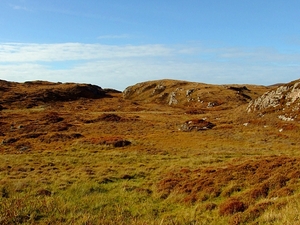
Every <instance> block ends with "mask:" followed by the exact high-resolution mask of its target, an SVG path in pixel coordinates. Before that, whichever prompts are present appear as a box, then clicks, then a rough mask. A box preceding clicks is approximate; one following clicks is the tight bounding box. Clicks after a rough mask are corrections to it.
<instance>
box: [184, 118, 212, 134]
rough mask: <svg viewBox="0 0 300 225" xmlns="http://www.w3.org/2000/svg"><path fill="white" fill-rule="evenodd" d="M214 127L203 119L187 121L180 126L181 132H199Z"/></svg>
mask: <svg viewBox="0 0 300 225" xmlns="http://www.w3.org/2000/svg"><path fill="white" fill-rule="evenodd" d="M215 126H216V125H215V124H213V123H211V122H209V121H206V120H204V119H193V120H188V121H186V122H185V123H184V124H182V125H181V127H180V130H181V131H193V130H194V131H200V130H209V129H212V128H213V127H215Z"/></svg>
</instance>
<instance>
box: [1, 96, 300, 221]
mask: <svg viewBox="0 0 300 225" xmlns="http://www.w3.org/2000/svg"><path fill="white" fill-rule="evenodd" d="M108 111H109V112H108ZM187 111H188V112H195V111H194V110H187V108H180V107H176V108H171V107H168V106H159V105H157V104H154V103H142V102H132V101H130V100H125V99H122V98H121V96H120V94H119V95H118V94H114V96H113V97H112V98H109V99H95V100H84V99H81V100H78V101H75V102H66V103H53V104H51V105H48V106H45V107H43V110H31V109H15V110H13V109H10V110H3V111H1V112H0V113H1V114H0V125H1V127H0V134H1V133H3V134H4V136H1V137H0V138H1V139H0V141H3V143H2V144H0V152H1V154H0V202H1V204H0V224H222V225H223V224H297V223H299V216H298V215H299V209H300V207H299V200H298V199H299V191H298V190H299V186H300V184H299V178H300V173H299V169H300V168H299V165H300V163H299V162H300V161H299V160H300V158H299V146H298V143H299V125H298V124H297V123H287V122H284V121H279V120H277V119H276V118H277V117H272V116H265V117H263V118H262V117H257V115H255V114H246V113H245V105H244V106H241V107H240V108H234V109H230V107H229V108H228V109H226V110H223V109H222V110H221V109H214V110H207V109H206V108H204V109H200V111H199V112H201V113H200V114H199V113H187ZM203 118H205V119H206V120H207V121H210V122H212V123H214V124H216V126H215V127H214V128H213V129H211V130H206V131H200V132H182V131H180V130H179V128H180V126H181V124H183V123H184V122H185V121H188V120H194V119H203ZM245 124H247V125H245ZM280 129H283V130H282V131H281V132H280ZM9 140H10V141H9ZM120 140H121V141H123V140H126V141H129V142H130V144H128V145H126V146H125V145H124V146H123V147H122V146H118V145H114V144H113V143H115V141H120Z"/></svg>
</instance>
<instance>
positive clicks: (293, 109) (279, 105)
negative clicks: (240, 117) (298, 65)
mask: <svg viewBox="0 0 300 225" xmlns="http://www.w3.org/2000/svg"><path fill="white" fill-rule="evenodd" d="M299 111H300V79H299V80H295V81H292V82H290V83H288V84H283V85H280V86H279V87H276V88H273V89H272V90H270V91H268V92H266V93H264V94H263V95H262V96H260V97H258V98H256V99H254V100H252V101H251V102H250V103H249V105H248V107H247V112H249V113H250V112H257V113H258V114H259V115H261V116H262V115H264V114H270V113H273V114H274V113H275V114H276V115H277V116H278V118H279V119H281V120H284V121H293V120H296V119H297V117H298V115H299Z"/></svg>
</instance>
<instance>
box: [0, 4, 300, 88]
mask: <svg viewBox="0 0 300 225" xmlns="http://www.w3.org/2000/svg"><path fill="white" fill-rule="evenodd" d="M299 9H300V1H298V0H285V1H283V0H273V1H265V0H251V1H250V0H185V1H183V0H172V1H171V0H159V1H158V0H151V1H140V0H139V1H138V0H127V1H124V0H110V1H100V0H86V1H82V0H51V1H46V0H1V1H0V31H1V32H0V79H4V80H10V81H18V82H23V81H27V80H48V81H55V82H56V81H60V82H80V83H92V84H97V85H99V86H101V87H103V88H115V89H119V90H123V89H124V88H126V87H127V86H129V85H133V84H135V83H137V82H143V81H147V80H156V79H165V78H169V79H179V80H188V81H196V82H203V83H211V84H232V83H239V84H263V85H269V84H274V83H279V82H289V81H292V80H295V79H298V78H300V76H299V75H300V74H299V71H300V70H299V69H300V23H299V21H300V13H299Z"/></svg>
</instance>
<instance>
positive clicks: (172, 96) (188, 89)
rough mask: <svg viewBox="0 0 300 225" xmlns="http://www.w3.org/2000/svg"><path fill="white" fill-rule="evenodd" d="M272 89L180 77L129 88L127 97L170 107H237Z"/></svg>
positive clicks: (139, 84) (125, 93) (126, 92)
mask: <svg viewBox="0 0 300 225" xmlns="http://www.w3.org/2000/svg"><path fill="white" fill-rule="evenodd" d="M268 90H270V88H268V87H265V86H259V85H236V84H232V85H229V84H228V85H213V84H205V83H197V82H188V81H180V80H155V81H147V82H142V83H138V84H135V85H133V86H129V87H127V88H126V89H125V90H124V92H123V95H124V98H125V99H130V100H133V101H142V102H153V103H159V104H168V105H170V106H195V107H202V108H203V107H206V108H212V107H219V108H227V107H236V106H240V105H242V104H247V103H249V102H250V101H251V100H252V99H255V98H257V97H259V96H260V95H262V94H263V93H264V92H266V91H268Z"/></svg>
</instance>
